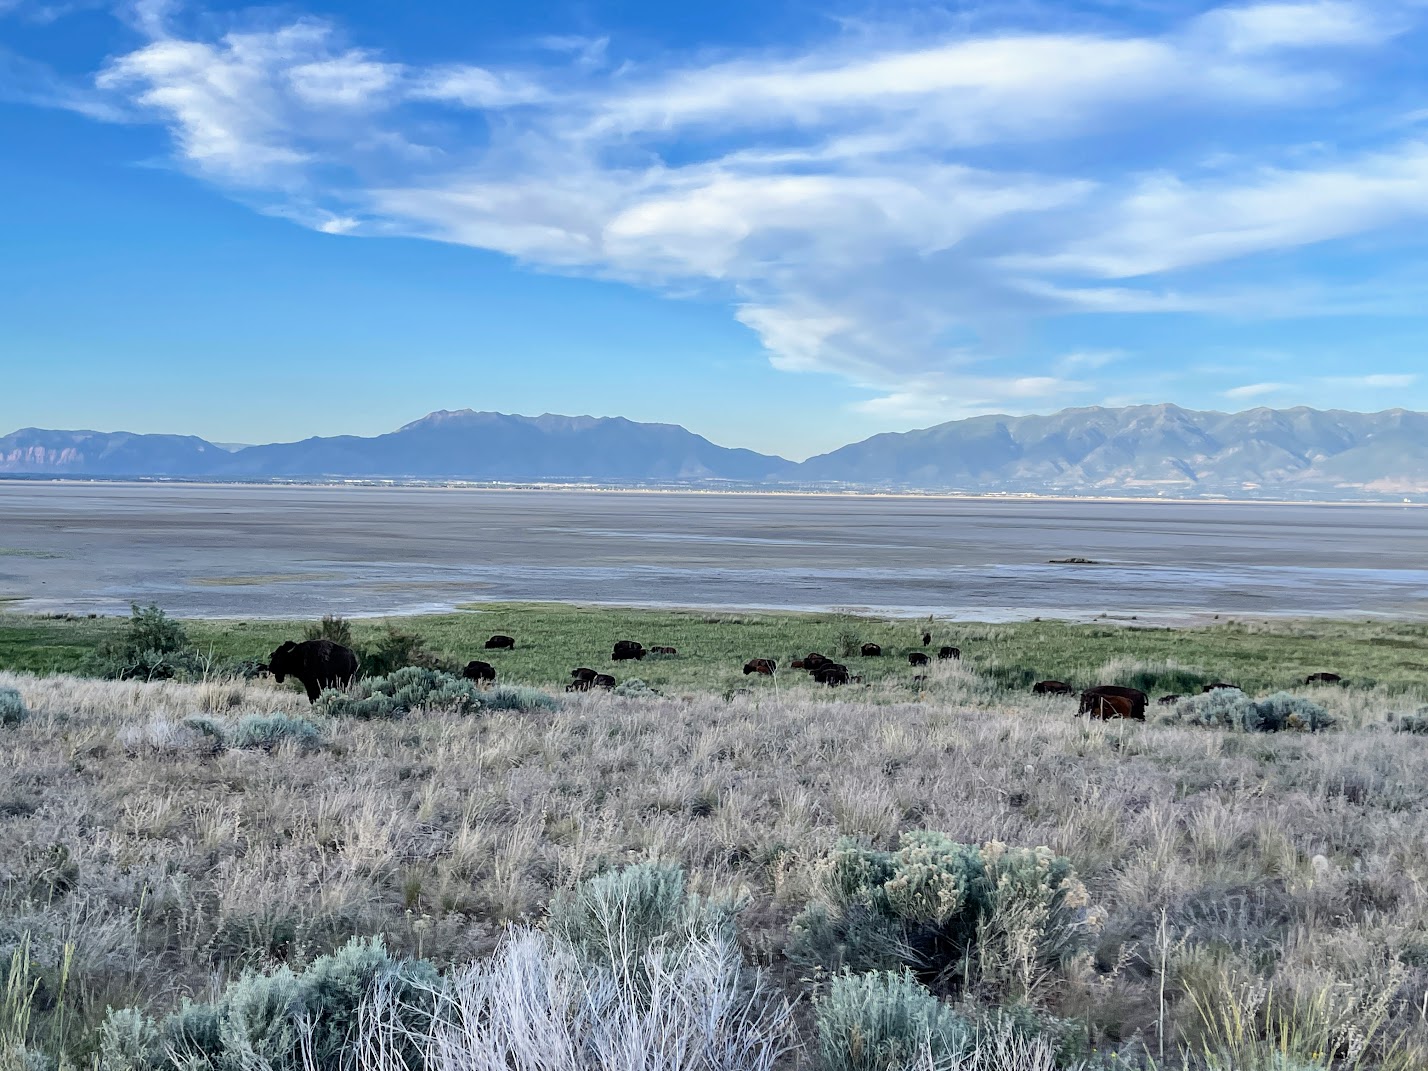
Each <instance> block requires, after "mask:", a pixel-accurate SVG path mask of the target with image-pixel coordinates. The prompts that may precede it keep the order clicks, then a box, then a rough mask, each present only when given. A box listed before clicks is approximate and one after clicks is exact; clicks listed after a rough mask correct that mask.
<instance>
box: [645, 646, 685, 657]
mask: <svg viewBox="0 0 1428 1071" xmlns="http://www.w3.org/2000/svg"><path fill="white" fill-rule="evenodd" d="M650 654H662V655H677V654H679V652H678V651H676V650H675V649H674V648H673V647H651V648H650Z"/></svg>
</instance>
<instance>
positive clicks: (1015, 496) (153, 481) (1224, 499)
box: [0, 473, 1428, 509]
mask: <svg viewBox="0 0 1428 1071" xmlns="http://www.w3.org/2000/svg"><path fill="white" fill-rule="evenodd" d="M6 485H24V486H28V487H35V486H46V485H50V486H106V487H108V486H114V487H193V488H212V489H222V490H236V489H240V488H260V489H268V490H278V489H282V488H295V489H296V488H327V489H334V490H381V491H492V492H495V491H500V492H510V493H522V492H525V493H530V492H547V493H549V492H561V493H572V494H574V493H586V494H601V495H609V494H627V495H710V496H735V495H751V496H752V495H758V496H762V497H773V498H779V497H782V498H842V499H847V498H868V499H931V500H950V501H958V502H1099V503H1118V504H1125V505H1133V504H1140V503H1160V504H1165V505H1213V506H1383V507H1396V508H1415V509H1422V508H1425V507H1428V497H1425V498H1424V499H1423V500H1422V501H1414V500H1410V499H1390V498H1387V497H1383V498H1254V497H1244V498H1234V497H1229V496H1224V495H1219V496H1214V495H1203V496H1196V497H1185V496H1172V495H1159V494H1154V495H1152V494H1146V495H1131V494H1120V495H1090V494H1086V495H1080V494H1071V493H1068V492H1060V493H1049V494H1043V493H1040V492H1036V491H955V490H942V491H932V490H928V491H918V490H911V489H906V490H876V489H860V488H849V489H847V490H834V489H831V488H821V489H814V488H792V487H700V486H688V487H685V486H648V487H646V486H622V485H619V484H596V485H592V484H582V483H560V482H551V483H544V482H540V481H529V482H526V481H522V482H519V483H516V482H512V483H505V482H492V483H485V482H480V481H465V480H430V481H425V480H420V479H410V480H407V479H399V478H391V479H386V478H380V477H371V478H334V479H318V478H313V479H300V478H292V479H283V478H274V479H265V480H211V479H206V480H196V479H195V480H190V479H183V478H181V477H120V476H115V477H108V476H53V475H47V474H35V475H30V474H27V473H0V487H3V486H6Z"/></svg>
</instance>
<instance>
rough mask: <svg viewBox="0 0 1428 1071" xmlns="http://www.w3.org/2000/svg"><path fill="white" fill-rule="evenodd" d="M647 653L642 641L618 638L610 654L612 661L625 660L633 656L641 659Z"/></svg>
mask: <svg viewBox="0 0 1428 1071" xmlns="http://www.w3.org/2000/svg"><path fill="white" fill-rule="evenodd" d="M647 653H648V652H646V651H645V646H644V644H642V643H636V642H635V641H634V640H617V641H616V643H615V650H614V651H613V652H612V653H611V655H610V661H611V662H625V661H628V660H629V659H631V658H633V659H636V660H639V659H642V658H644V656H645V655H646V654H647Z"/></svg>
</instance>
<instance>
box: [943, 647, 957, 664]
mask: <svg viewBox="0 0 1428 1071" xmlns="http://www.w3.org/2000/svg"><path fill="white" fill-rule="evenodd" d="M937 657H938V658H940V659H943V660H944V661H945V660H947V659H949V658H950V659H952V660H953V661H957V660H958V659H960V658H961V657H962V648H960V647H942V648H939V649H938V651H937Z"/></svg>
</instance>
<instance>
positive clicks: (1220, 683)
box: [1200, 681, 1243, 692]
mask: <svg viewBox="0 0 1428 1071" xmlns="http://www.w3.org/2000/svg"><path fill="white" fill-rule="evenodd" d="M1220 688H1233V689H1234V690H1235V691H1237V692H1239V691H1243V689H1242V688H1240V686H1239V685H1238V684H1226V683H1225V682H1224V681H1213V682H1212V683H1210V684H1207V685H1205V687H1203V688H1201V689H1200V691H1202V692H1213V691H1216V690H1217V689H1220Z"/></svg>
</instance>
